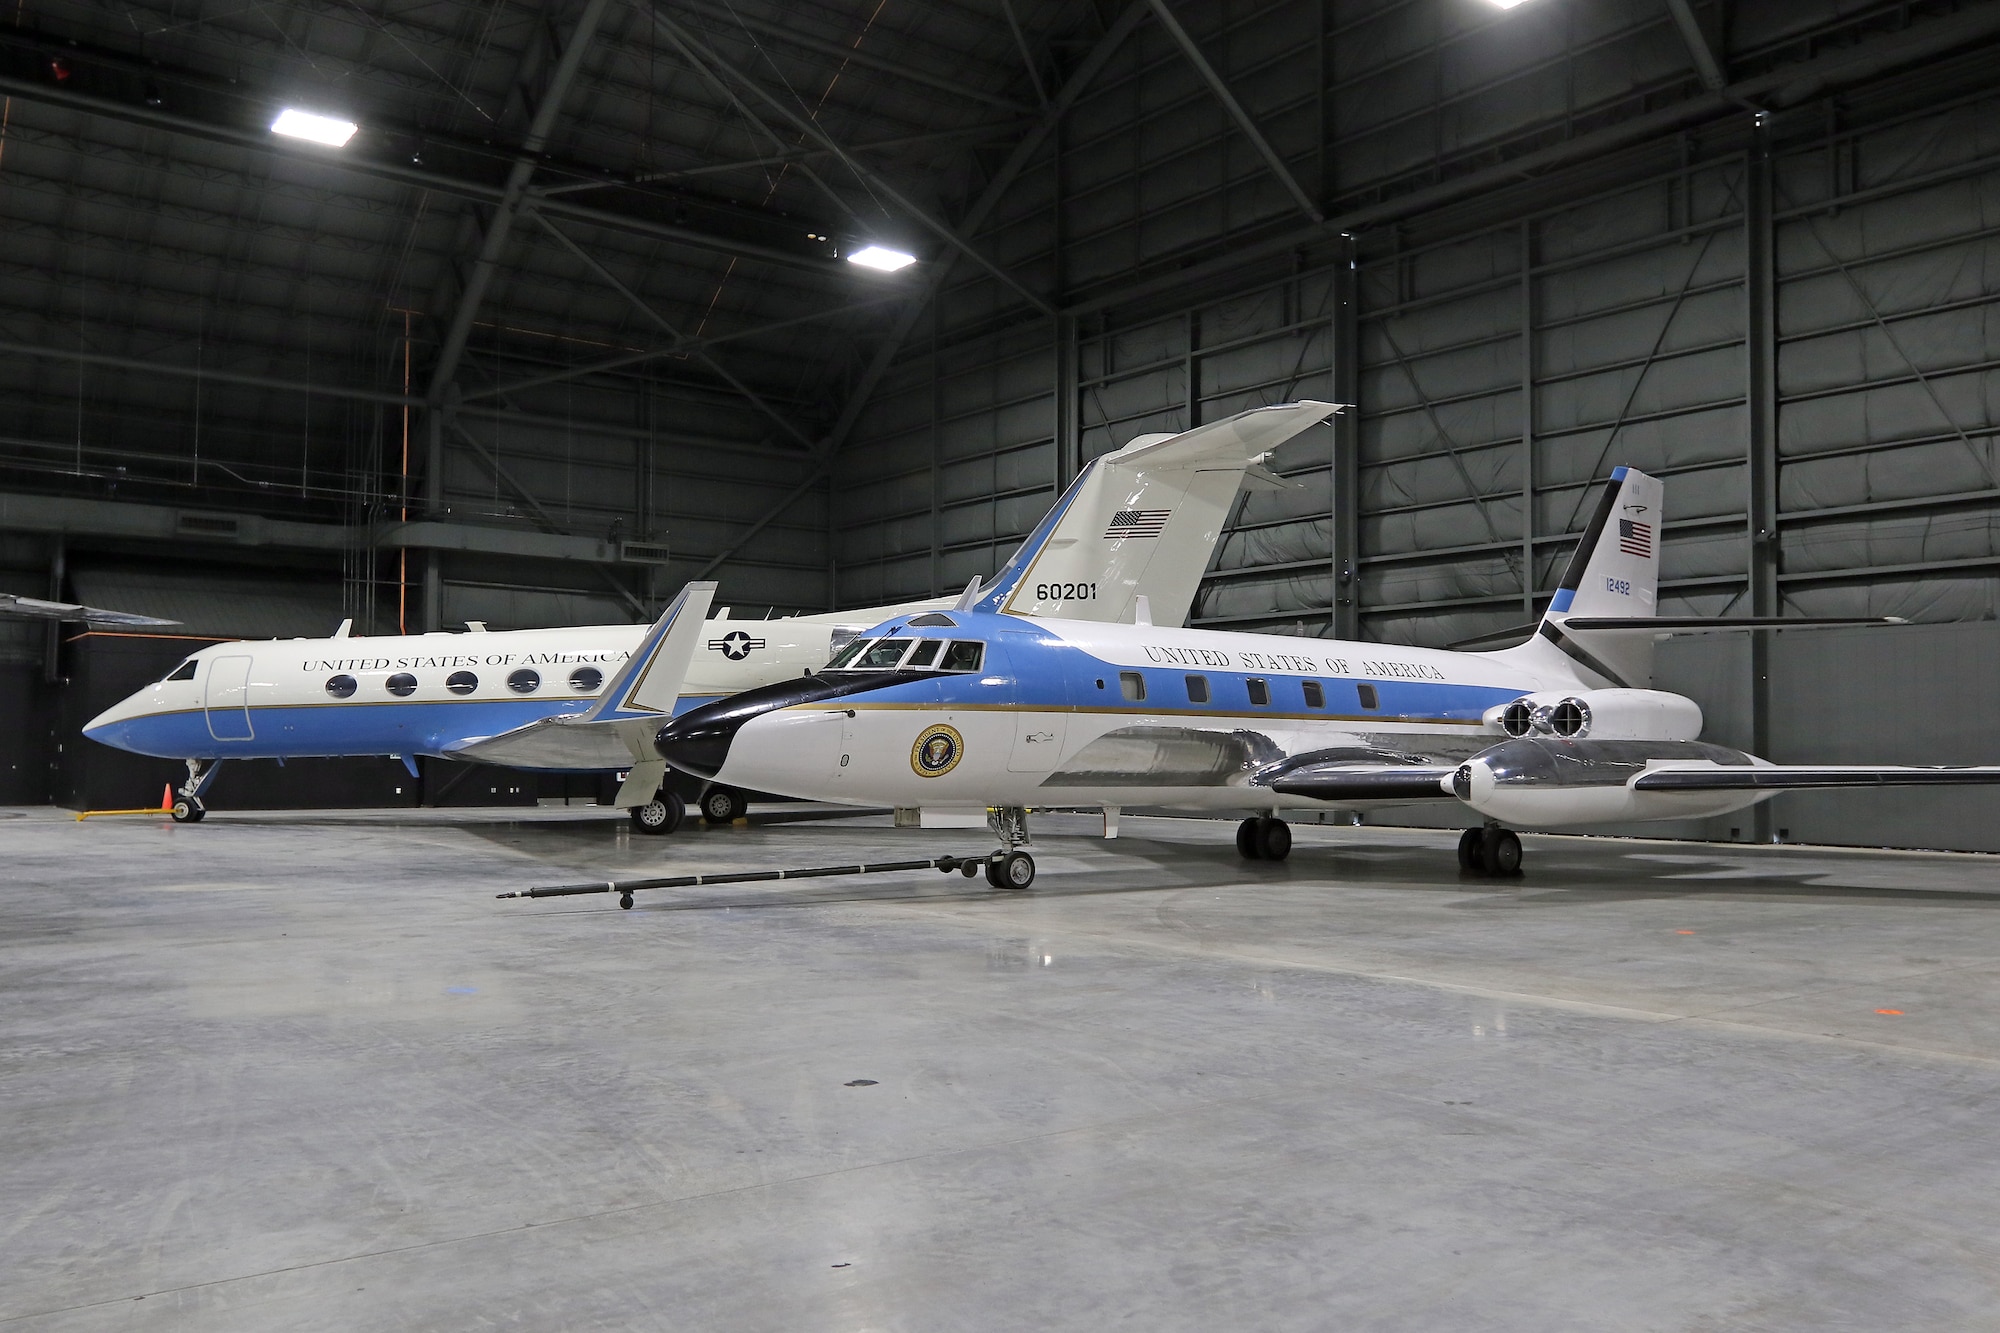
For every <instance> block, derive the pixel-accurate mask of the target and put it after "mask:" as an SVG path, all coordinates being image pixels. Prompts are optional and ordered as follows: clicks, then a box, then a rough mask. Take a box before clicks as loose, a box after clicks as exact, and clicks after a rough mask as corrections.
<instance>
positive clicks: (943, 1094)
mask: <svg viewBox="0 0 2000 1333" xmlns="http://www.w3.org/2000/svg"><path fill="white" fill-rule="evenodd" d="M0 813H4V814H6V815H8V816H17V817H12V818H9V819H8V821H7V824H6V830H7V831H6V833H5V835H4V845H5V847H6V849H7V852H8V862H9V866H8V874H7V876H6V877H5V890H4V892H5V895H6V901H5V904H4V913H0V950H4V952H0V963H4V966H0V985H4V987H5V993H4V1005H0V1051H4V1052H5V1053H6V1056H7V1064H6V1074H7V1077H6V1078H5V1079H4V1080H0V1238H3V1239H0V1271H5V1273H6V1274H7V1280H6V1281H5V1282H4V1283H0V1319H8V1320H19V1321H21V1323H20V1326H21V1327H24V1328H41V1327H48V1328H55V1327H64V1328H69V1327H89V1328H100V1327H102V1328H115V1327H133V1328H140V1327H143V1328H147V1329H153V1328H183V1327H184V1328H188V1329H203V1330H209V1329H224V1330H227V1329H270V1328H280V1327H283V1328H315V1327H325V1328H340V1329H371V1328H381V1329H406V1328H423V1327H438V1328H444V1327H451V1328H463V1327H479V1326H487V1325H492V1326H502V1327H537V1328H541V1327H548V1328H553V1327H608V1328H663V1329H664V1328H673V1329H696V1328H699V1329H736V1328H746V1329H748V1328H754V1329H808V1328H809V1329H836V1330H864V1329H885V1330H886V1329H937V1328H967V1329H975V1328H976V1329H981V1330H986V1329H1015V1328H1019V1329H1051V1328H1058V1329H1068V1328H1079V1329H1081V1328H1092V1329H1095V1328H1100V1327H1104V1326H1106V1325H1108V1324H1112V1323H1114V1322H1116V1323H1120V1324H1121V1325H1122V1326H1126V1327H1131V1328H1144V1329H1181V1328H1186V1329H1197V1328H1199V1329H1215V1328H1260V1329H1261V1328H1300V1329H1307V1328H1310V1329H1322V1328H1369V1329H1390V1328H1394V1329H1403V1328H1407V1329H1425V1330H1431V1329H1460V1328H1472V1327H1477V1328H1481V1329H1513V1328H1519V1329H1535V1330H1543V1329H1552V1328H1577V1329H1604V1328H1619V1327H1630V1328H1647V1329H1653V1328H1661V1329H1683V1328H1709V1327H1714V1328H1759V1329H1772V1328H1785V1329H1794V1328H1795V1329H1822V1328H1828V1327H1836V1326H1837V1327H1850V1328H1917V1327H1927V1328H1977V1327H1995V1326H2000V1320H1996V1316H1995V1315H1994V1313H1993V1312H1994V1311H1995V1310H1996V1309H2000V1291H1997V1290H1996V1287H2000V1148H1996V1142H2000V1136H1996V1135H1994V1134H1993V1133H1992V1130H1991V1126H1992V1121H1993V1115H1994V1106H1995V1104H1996V1101H1995V1099H1996V1094H2000V1004H1996V1003H1995V1000H1996V982H2000V963H1996V961H1995V959H1996V957H2000V877H1996V875H1995V874H1994V870H1995V867H1996V863H1995V862H1994V860H1993V859H1992V858H1988V857H1976V856H1939V855H1926V854H1909V853H1867V852H1847V851H1840V852H1828V851H1819V850H1815V849H1810V848H1749V847H1718V846H1705V845H1694V844H1672V843H1648V842H1633V841H1623V840H1611V839H1570V838H1538V837H1529V838H1527V839H1526V842H1527V847H1528V860H1527V869H1528V874H1527V875H1526V876H1525V877H1524V878H1522V879H1520V880H1517V881H1490V880H1480V879H1461V878H1460V877H1459V875H1458V873H1457V870H1456V864H1455V860H1454V856H1453V851H1452V844H1453V838H1452V836H1451V835H1448V834H1441V833H1435V832H1418V831H1398V830H1392V829H1381V828H1372V827H1371V828H1358V829H1348V828H1315V827H1310V826H1306V827H1301V828H1300V829H1299V831H1298V841H1297V847H1296V850H1295V851H1294V852H1293V855H1292V858H1291V860H1290V861H1288V862H1286V863H1284V864H1282V865H1269V864H1259V863H1245V862H1242V861H1239V860H1238V859H1237V857H1236V854H1235V851H1234V848H1233V845H1232V842H1231V833H1232V830H1231V828H1230V826H1229V825H1227V824H1223V823H1206V822H1197V821H1177V820H1149V819H1134V818H1132V817H1130V816H1127V817H1126V819H1125V821H1124V829H1123V832H1124V836H1123V837H1122V838H1120V839H1119V840H1118V841H1116V842H1105V841H1102V840H1101V839H1098V838H1095V837H1091V836H1088V834H1089V833H1090V832H1091V831H1092V830H1094V828H1095V825H1096V821H1095V819H1092V818H1085V817H1060V816H1058V817H1046V818H1041V819H1039V820H1038V821H1037V826H1036V827H1037V845H1036V847H1035V849H1034V850H1035V852H1036V855H1037V859H1038V862H1039V865H1040V877H1039V878H1038V879H1037V880H1036V883H1035V887H1034V888H1033V889H1032V890H1030V891H1029V892H1027V893H1007V892H1000V891H995V890H992V889H989V888H988V887H987V886H986V884H985V883H984V881H983V880H965V879H963V878H960V877H959V876H957V875H950V876H946V875H940V874H937V873H935V872H923V873H921V874H918V873H910V874H902V875H890V876H865V877H857V878H851V879H842V880H831V881H807V882H802V883H774V884H768V885H765V884H751V885H730V886H712V887H709V888H696V889H679V890H665V891H660V892H657V893H651V894H643V895H641V896H640V898H639V901H638V906H637V907H636V909H635V910H633V911H630V912H621V911H619V910H618V908H617V906H616V903H615V901H614V900H612V899H610V898H591V899H570V900H552V901H539V902H521V901H513V902H500V901H496V900H495V899H494V897H493V895H494V894H495V893H498V892H502V891H505V890H508V889H516V888H524V887H527V886H529V885H532V884H537V883H553V882H560V881H570V880H581V879H595V878H620V877H626V876H634V875H666V874H685V873H695V872H698V871H721V870H728V869H737V868H743V869H750V868H777V867H787V866H805V865H818V864H832V863H835V862H840V861H854V860H868V859H889V858H896V857H919V856H929V855H937V854H940V853H945V852H952V853H977V852H980V851H984V850H987V848H988V845H989V843H988V840H987V838H986V837H985V835H983V834H979V833H973V832H966V831H950V830H938V831H920V830H897V829H893V828H891V827H890V820H889V818H888V816H886V815H874V816H867V817H861V818H843V819H833V820H826V819H815V820H810V821H804V822H793V823H754V824H753V825H751V826H750V827H731V828H721V829H711V828H706V827H703V826H701V825H699V824H698V823H695V822H694V821H690V823H689V825H688V826H686V827H685V828H684V829H683V831H682V832H681V833H679V834H677V835H675V836H673V837H671V838H666V839H654V838H647V837H643V836H635V835H633V834H632V833H631V832H630V830H629V828H628V826H627V825H626V824H625V823H624V821H623V820H622V818H616V817H610V816H609V815H608V814H605V813H599V812H596V811H592V810H589V809H571V810H562V809H551V810H526V811H521V810H506V811H463V812H459V811H452V812H444V811H408V812H375V811H371V812H356V813H352V814H341V813H333V814H320V815H312V816H304V815H287V814H278V813H271V814H258V815H237V814H230V813H228V812H218V813H217V814H215V815H214V816H212V817H211V818H210V819H209V820H208V821H207V822H206V823H204V824H201V825H199V826H175V825H172V824H171V823H167V822H164V821H153V820H144V819H141V820H132V821H126V822H122V823H119V822H113V821H103V822H92V823H88V824H77V823H75V822H74V821H73V820H72V819H71V818H70V817H69V816H67V815H65V814H64V813H62V812H59V811H25V812H23V811H8V812H0ZM794 813H796V812H794Z"/></svg>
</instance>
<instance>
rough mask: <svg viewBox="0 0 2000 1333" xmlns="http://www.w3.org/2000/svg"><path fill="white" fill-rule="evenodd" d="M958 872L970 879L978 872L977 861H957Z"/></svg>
mask: <svg viewBox="0 0 2000 1333" xmlns="http://www.w3.org/2000/svg"><path fill="white" fill-rule="evenodd" d="M958 873H959V874H961V875H963V876H965V877H966V878H967V879H971V878H972V877H973V876H974V875H976V874H978V873H979V862H977V861H961V862H959V863H958Z"/></svg>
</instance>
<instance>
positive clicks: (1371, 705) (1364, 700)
mask: <svg viewBox="0 0 2000 1333" xmlns="http://www.w3.org/2000/svg"><path fill="white" fill-rule="evenodd" d="M1354 692H1355V693H1356V694H1358V695H1360V696H1361V706H1362V707H1363V708H1366V709H1370V710H1371V711H1372V710H1373V709H1376V708H1380V707H1381V706H1382V701H1381V700H1380V699H1377V698H1376V697H1375V687H1374V686H1373V685H1356V686H1355V687H1354Z"/></svg>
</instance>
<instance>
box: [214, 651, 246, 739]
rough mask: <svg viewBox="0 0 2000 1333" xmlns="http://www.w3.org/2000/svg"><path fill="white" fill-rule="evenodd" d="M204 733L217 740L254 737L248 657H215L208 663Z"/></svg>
mask: <svg viewBox="0 0 2000 1333" xmlns="http://www.w3.org/2000/svg"><path fill="white" fill-rule="evenodd" d="M203 701H204V702H205V703H206V704H207V705H208V734H209V735H211V736H213V737H215V739H217V740H219V741H247V740H251V739H253V738H254V736H255V733H254V732H253V731H252V730H251V727H250V659H249V658H248V657H218V658H216V659H214V660H213V661H211V662H210V663H209V664H208V690H207V692H206V693H205V694H204V695H203Z"/></svg>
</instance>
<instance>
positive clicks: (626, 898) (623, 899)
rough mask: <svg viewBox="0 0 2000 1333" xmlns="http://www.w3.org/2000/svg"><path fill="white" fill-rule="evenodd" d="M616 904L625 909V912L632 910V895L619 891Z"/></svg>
mask: <svg viewBox="0 0 2000 1333" xmlns="http://www.w3.org/2000/svg"><path fill="white" fill-rule="evenodd" d="M618 906H619V907H620V908H622V909H623V910H625V911H627V912H629V911H631V910H632V895H631V894H629V893H621V894H619V895H618Z"/></svg>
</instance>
